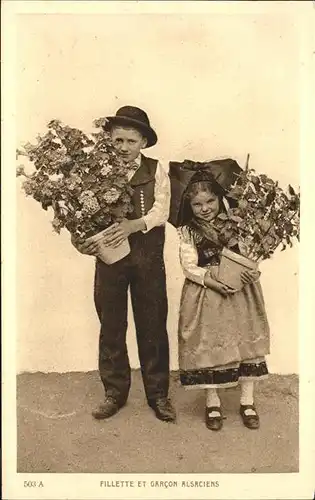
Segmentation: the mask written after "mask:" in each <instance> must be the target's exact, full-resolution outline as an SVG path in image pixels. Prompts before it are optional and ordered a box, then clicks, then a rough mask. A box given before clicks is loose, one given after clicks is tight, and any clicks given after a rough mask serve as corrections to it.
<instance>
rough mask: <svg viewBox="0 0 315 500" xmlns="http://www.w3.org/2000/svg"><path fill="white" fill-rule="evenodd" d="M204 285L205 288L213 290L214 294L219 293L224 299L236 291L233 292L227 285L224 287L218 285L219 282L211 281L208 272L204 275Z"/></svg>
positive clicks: (221, 284)
mask: <svg viewBox="0 0 315 500" xmlns="http://www.w3.org/2000/svg"><path fill="white" fill-rule="evenodd" d="M204 284H205V286H206V287H207V288H211V290H214V291H215V292H218V293H220V294H221V295H223V296H224V297H227V296H228V295H232V294H233V293H235V292H236V290H234V288H230V287H228V286H227V285H224V284H223V283H220V282H219V281H217V280H215V279H213V278H212V277H211V275H210V273H209V271H208V272H207V273H206V275H205V278H204Z"/></svg>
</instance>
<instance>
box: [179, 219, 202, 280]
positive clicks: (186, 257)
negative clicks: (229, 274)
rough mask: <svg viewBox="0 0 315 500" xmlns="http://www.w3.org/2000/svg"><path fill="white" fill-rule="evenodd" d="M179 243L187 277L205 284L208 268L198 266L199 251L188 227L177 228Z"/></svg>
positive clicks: (180, 255) (181, 261)
mask: <svg viewBox="0 0 315 500" xmlns="http://www.w3.org/2000/svg"><path fill="white" fill-rule="evenodd" d="M177 232H178V235H179V239H180V244H179V259H180V263H181V266H182V269H183V273H184V275H185V277H186V278H188V279H189V280H191V281H194V282H195V283H198V285H202V286H204V278H205V274H206V272H207V269H206V268H204V267H200V266H198V252H197V248H196V245H195V242H194V239H193V237H192V236H191V234H190V233H189V231H188V230H187V228H186V227H180V228H178V230H177Z"/></svg>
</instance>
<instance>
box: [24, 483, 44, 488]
mask: <svg viewBox="0 0 315 500" xmlns="http://www.w3.org/2000/svg"><path fill="white" fill-rule="evenodd" d="M43 486H44V483H43V481H24V488H43Z"/></svg>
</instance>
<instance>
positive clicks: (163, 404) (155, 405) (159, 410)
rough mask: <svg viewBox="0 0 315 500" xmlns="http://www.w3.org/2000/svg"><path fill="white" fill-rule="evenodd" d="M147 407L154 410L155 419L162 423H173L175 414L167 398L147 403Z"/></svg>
mask: <svg viewBox="0 0 315 500" xmlns="http://www.w3.org/2000/svg"><path fill="white" fill-rule="evenodd" d="M149 406H151V408H152V409H153V410H154V412H155V415H156V417H157V418H158V419H159V420H162V421H163V422H175V421H176V413H175V410H174V408H173V406H172V404H171V402H170V400H169V399H167V398H158V399H155V400H153V401H149Z"/></svg>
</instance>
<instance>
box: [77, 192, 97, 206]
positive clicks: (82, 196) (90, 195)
mask: <svg viewBox="0 0 315 500" xmlns="http://www.w3.org/2000/svg"><path fill="white" fill-rule="evenodd" d="M93 197H94V193H93V191H90V190H88V189H87V190H86V191H82V193H81V194H80V197H79V201H80V202H81V203H84V201H85V200H87V199H89V198H93Z"/></svg>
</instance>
